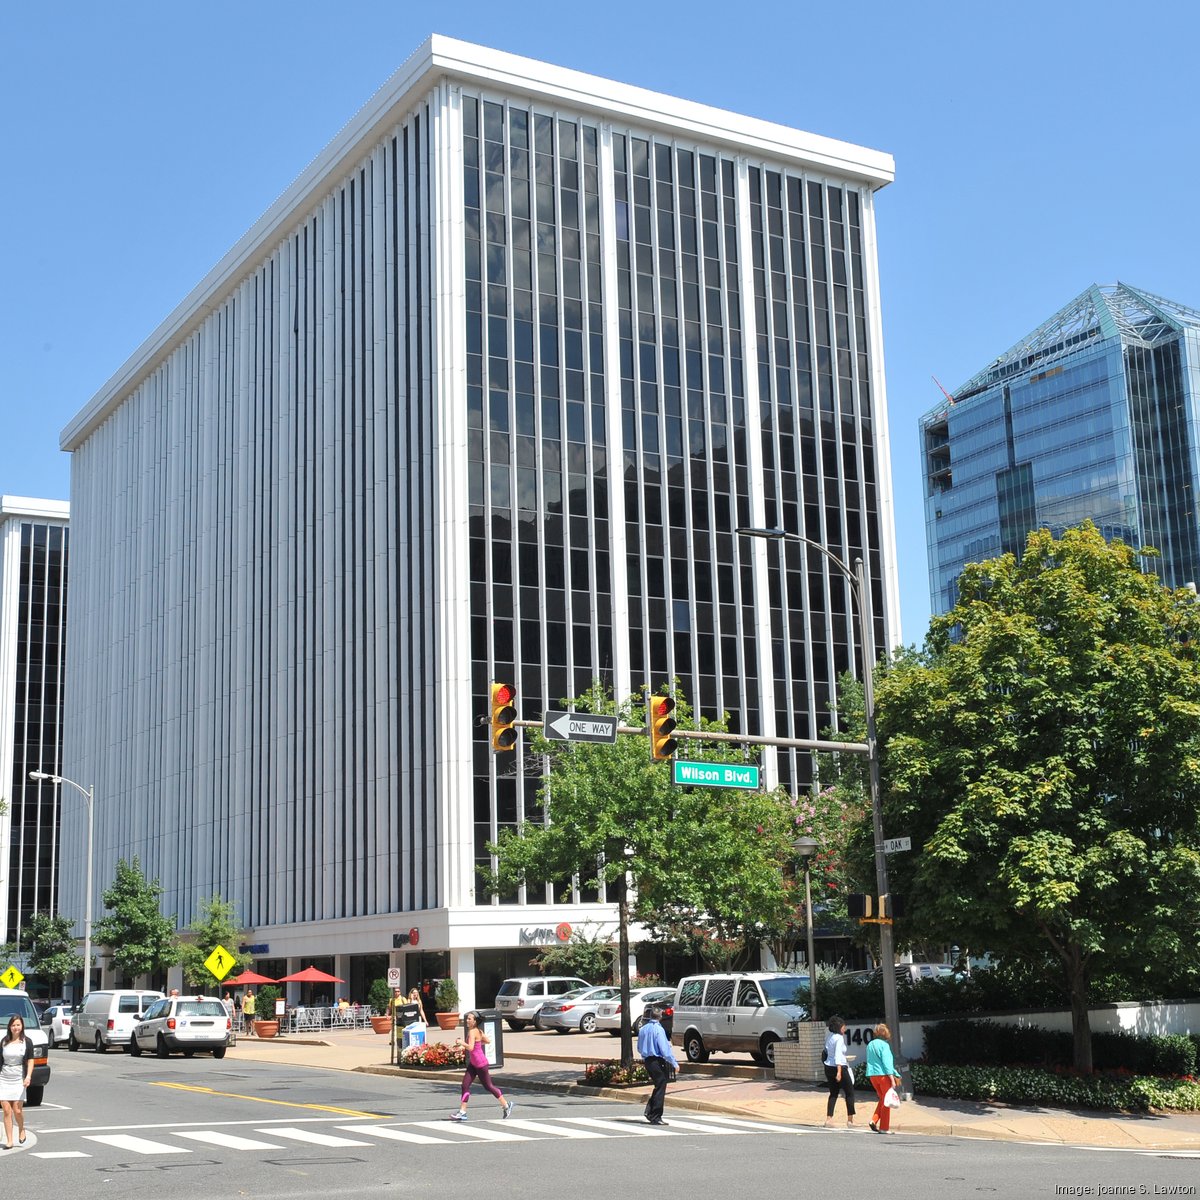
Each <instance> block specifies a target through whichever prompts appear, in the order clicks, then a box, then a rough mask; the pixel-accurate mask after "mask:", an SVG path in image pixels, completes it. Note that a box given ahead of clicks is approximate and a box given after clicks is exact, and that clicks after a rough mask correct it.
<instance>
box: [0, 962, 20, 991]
mask: <svg viewBox="0 0 1200 1200" xmlns="http://www.w3.org/2000/svg"><path fill="white" fill-rule="evenodd" d="M24 981H25V976H24V975H22V974H21V972H20V971H18V970H17V968H16V967H14V966H13V965H12V963H9V964H8V966H7V967H5V969H4V971H3V973H0V983H2V984H4V986H5V987H6V988H13V989H16V988H18V987H20V986H21V984H22V983H23V982H24Z"/></svg>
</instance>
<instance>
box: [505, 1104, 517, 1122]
mask: <svg viewBox="0 0 1200 1200" xmlns="http://www.w3.org/2000/svg"><path fill="white" fill-rule="evenodd" d="M514 1107H515V1104H514V1102H513V1101H512V1100H509V1101H508V1103H507V1104H505V1106H504V1119H505V1120H506V1121H507V1120H508V1115H509V1113H511V1112H512V1110H513V1108H514Z"/></svg>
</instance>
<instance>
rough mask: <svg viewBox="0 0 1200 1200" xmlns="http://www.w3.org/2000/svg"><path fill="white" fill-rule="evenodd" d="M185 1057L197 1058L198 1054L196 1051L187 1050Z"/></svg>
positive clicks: (184, 1053)
mask: <svg viewBox="0 0 1200 1200" xmlns="http://www.w3.org/2000/svg"><path fill="white" fill-rule="evenodd" d="M183 1057H184V1058H195V1057H196V1052H195V1050H185V1051H184V1052H183Z"/></svg>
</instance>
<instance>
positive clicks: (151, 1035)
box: [129, 996, 233, 1058]
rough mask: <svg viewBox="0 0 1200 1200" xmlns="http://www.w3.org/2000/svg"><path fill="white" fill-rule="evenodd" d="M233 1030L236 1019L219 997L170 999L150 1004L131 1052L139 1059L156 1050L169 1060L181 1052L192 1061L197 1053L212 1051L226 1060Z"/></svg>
mask: <svg viewBox="0 0 1200 1200" xmlns="http://www.w3.org/2000/svg"><path fill="white" fill-rule="evenodd" d="M232 1030H233V1020H232V1019H231V1017H230V1016H229V1010H228V1009H227V1008H226V1007H225V1005H224V1003H223V1002H222V1001H221V999H220V998H219V997H217V996H167V997H165V998H164V999H162V1000H156V1001H155V1002H154V1003H153V1004H151V1005H150V1007H149V1008H148V1009H147V1010H146V1011H145V1012H144V1013H142V1015H141V1019H140V1020H139V1021H138V1022H137V1024H136V1025H134V1027H133V1034H132V1036H131V1037H130V1039H129V1053H130V1054H132V1055H134V1056H135V1057H136V1056H137V1055H139V1054H141V1053H142V1051H143V1050H153V1051H154V1052H155V1053H156V1054H157V1055H158V1057H159V1058H166V1057H167V1055H168V1054H170V1053H172V1052H173V1051H175V1050H182V1051H183V1054H184V1057H185V1058H191V1057H192V1055H193V1054H195V1053H196V1051H197V1050H210V1051H212V1056H213V1058H224V1057H225V1048H226V1047H227V1046H228V1045H229V1039H230V1037H231V1034H232Z"/></svg>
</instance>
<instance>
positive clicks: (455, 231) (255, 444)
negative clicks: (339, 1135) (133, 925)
mask: <svg viewBox="0 0 1200 1200" xmlns="http://www.w3.org/2000/svg"><path fill="white" fill-rule="evenodd" d="M892 172H893V166H892V160H891V158H890V156H888V155H886V154H883V153H880V152H877V151H872V150H864V149H861V148H859V147H855V146H851V145H846V144H844V143H841V142H836V141H832V140H830V139H827V138H823V137H819V136H815V135H812V134H807V133H801V132H798V131H796V130H793V129H788V128H784V127H781V126H778V125H773V124H769V123H767V122H764V121H760V120H755V119H752V118H748V117H743V116H738V115H735V114H733V113H728V112H723V111H718V110H715V109H712V108H708V107H705V106H703V105H699V104H695V103H692V102H689V101H685V100H679V99H675V98H673V97H669V96H664V95H659V94H656V93H653V92H648V91H644V90H642V89H640V88H636V87H630V86H627V85H624V84H617V83H612V82H610V81H608V80H604V79H599V78H595V77H593V76H588V75H583V74H580V73H578V72H575V71H569V70H564V69H561V68H558V67H553V66H548V65H546V64H544V63H539V62H534V61H532V60H529V59H524V58H518V57H516V56H513V55H510V54H503V53H498V52H494V51H491V50H485V49H481V48H479V47H476V46H472V45H468V44H465V43H462V42H457V41H452V40H449V39H446V38H442V37H434V38H432V39H431V40H430V41H428V42H427V43H426V44H425V45H424V46H423V47H422V48H421V49H420V50H419V51H418V52H417V53H416V54H415V55H414V56H413V57H412V58H410V59H409V60H408V62H406V63H405V64H404V65H403V66H402V67H401V68H400V70H399V71H398V72H397V73H396V74H395V76H393V78H392V79H391V80H390V81H389V82H388V83H387V84H386V85H385V86H384V87H383V88H382V89H381V90H380V91H379V92H378V93H377V94H376V95H375V96H374V97H373V98H372V100H371V101H370V102H369V103H368V105H367V106H366V107H365V108H364V109H363V110H362V111H361V112H360V113H359V114H358V116H357V117H356V118H355V119H354V120H353V121H352V122H351V123H350V124H349V125H348V126H347V127H346V128H345V129H344V130H343V132H342V133H341V134H340V135H339V136H338V138H337V139H336V140H335V141H334V142H333V143H332V144H331V145H330V146H329V147H327V149H326V150H325V151H324V152H323V153H322V154H321V155H320V156H319V157H318V158H317V159H316V160H315V162H314V163H313V164H312V165H311V166H310V167H309V168H308V170H306V171H305V173H304V174H303V175H302V176H301V177H300V178H299V179H298V180H297V181H296V182H295V183H294V184H293V185H292V186H291V187H290V188H289V189H288V190H287V191H286V192H285V193H284V195H283V196H282V197H281V198H280V200H279V201H278V202H277V203H276V204H275V205H274V206H273V207H272V208H271V209H270V211H269V212H268V213H267V214H266V215H265V216H264V217H263V218H262V219H261V220H260V221H259V222H258V224H257V225H255V226H254V228H253V229H251V230H250V232H249V233H248V234H247V235H246V236H245V238H243V239H242V241H241V242H239V243H238V244H237V245H236V246H235V247H234V248H233V249H232V250H231V251H230V252H229V253H228V255H227V256H226V257H225V258H224V259H223V260H222V261H221V263H219V264H218V266H217V267H216V268H215V269H214V270H213V272H212V273H211V274H210V275H209V276H208V277H207V278H206V279H205V280H203V281H202V282H201V284H200V285H199V286H198V287H197V288H196V289H195V291H194V292H193V293H192V294H191V295H190V296H189V297H187V299H186V300H185V301H184V302H183V303H182V304H181V306H180V307H179V308H178V309H177V310H176V311H175V312H174V313H173V314H171V315H170V316H169V317H168V318H167V319H166V321H164V323H163V324H162V325H161V326H160V327H159V329H158V330H157V331H155V332H154V333H153V334H152V335H151V337H150V338H149V340H148V341H147V342H146V343H145V344H144V345H143V346H142V347H141V348H140V349H139V350H138V351H137V352H136V353H135V354H134V356H133V357H132V358H131V359H130V360H129V362H128V363H127V364H126V365H125V366H124V367H123V368H122V369H121V371H120V372H118V374H117V375H116V376H115V377H114V378H113V379H112V380H111V381H110V382H109V383H108V384H107V385H106V386H105V387H104V388H103V389H102V390H101V391H100V393H99V394H98V395H97V396H96V397H95V398H94V399H93V400H92V401H91V402H90V403H89V404H88V405H87V406H86V407H85V408H84V409H83V411H81V412H80V413H79V414H78V416H77V417H76V418H75V419H74V420H73V421H72V422H71V424H70V425H69V426H68V428H67V429H66V430H65V431H64V434H63V442H62V444H63V446H64V448H66V449H68V450H70V451H71V452H72V453H73V455H74V465H73V476H72V479H73V483H72V489H73V497H74V501H75V512H76V514H77V522H76V538H75V545H76V563H75V567H76V573H75V577H74V582H73V588H74V589H75V590H74V592H73V595H72V633H73V642H72V656H71V670H72V691H71V700H70V704H69V709H68V739H67V748H66V767H67V773H68V774H71V773H72V772H74V773H77V774H78V775H80V776H84V777H86V778H88V779H94V780H95V781H96V787H97V793H96V795H97V800H96V804H97V831H98V832H97V855H98V861H97V888H100V887H101V886H103V884H104V882H105V880H106V878H107V877H108V876H109V875H110V873H111V864H112V862H113V860H114V859H115V857H116V856H117V855H124V856H126V857H128V856H129V855H132V854H135V853H136V854H138V855H139V857H140V858H141V861H142V863H143V865H144V867H145V869H146V872H147V874H149V875H154V876H157V877H159V878H160V880H161V882H162V884H163V886H164V888H165V898H164V899H165V904H166V907H167V910H168V911H174V912H177V913H178V914H179V918H180V920H181V922H183V923H186V922H187V921H188V920H189V918H190V916H191V914H192V912H193V910H194V906H195V904H196V901H197V899H198V898H199V897H201V896H203V895H207V894H210V893H211V892H212V891H213V890H219V891H220V893H221V894H222V895H223V896H224V897H226V898H229V899H233V900H235V901H236V902H237V904H238V907H239V911H240V913H241V915H242V916H243V918H244V919H245V920H246V922H247V923H248V925H249V926H250V927H251V930H252V934H251V944H252V945H254V946H255V947H256V950H255V953H256V956H257V962H258V965H259V968H260V969H263V970H265V972H266V973H267V974H272V973H274V972H277V971H280V969H281V968H282V967H286V966H294V965H298V964H299V963H300V962H301V961H303V962H304V963H307V962H308V961H310V960H311V959H313V958H316V960H317V962H318V963H319V964H322V963H323V964H325V965H327V966H332V967H333V968H334V971H335V973H336V974H338V975H339V976H342V977H343V978H346V979H348V980H349V981H350V984H349V988H350V990H351V992H352V993H354V994H361V993H362V991H363V990H364V989H365V986H366V984H367V983H369V981H370V979H371V978H372V977H373V976H374V975H376V974H377V973H378V972H379V970H380V967H381V965H386V964H387V963H389V962H390V963H392V964H395V965H403V966H404V967H405V968H406V972H407V975H408V981H412V980H415V979H416V978H418V977H426V976H430V975H437V974H447V973H452V974H453V975H454V976H455V978H456V979H457V980H458V982H459V986H460V990H461V992H462V995H463V1000H464V1003H470V1002H472V1000H474V999H475V998H476V996H478V998H479V1000H480V1001H485V1000H486V1001H490V999H491V995H492V994H493V992H494V986H495V984H496V983H497V982H498V981H499V979H501V978H503V976H504V975H505V974H507V973H518V974H523V973H527V971H528V962H529V957H530V954H531V950H532V948H536V946H538V945H540V944H543V943H545V942H546V941H553V940H554V939H555V937H556V936H557V934H558V933H559V932H562V931H563V930H564V929H565V927H567V926H570V927H580V928H582V927H588V928H593V929H598V928H605V927H606V928H609V929H611V927H612V920H613V914H614V906H613V905H612V904H611V903H610V902H609V899H608V897H606V896H602V895H597V894H595V893H589V892H588V891H586V890H584V891H582V892H580V891H578V890H573V889H572V888H570V887H565V886H564V887H554V888H551V887H545V886H537V887H534V886H530V887H529V888H528V889H524V890H522V891H521V892H520V893H519V894H515V895H511V896H503V897H497V898H491V897H488V896H486V895H485V894H484V891H483V889H482V888H480V886H479V883H480V881H479V878H478V875H477V868H478V867H480V866H485V867H486V866H487V865H488V864H489V862H490V859H489V856H488V852H487V849H486V845H487V843H488V842H489V841H491V840H492V839H494V838H495V837H496V836H497V834H498V832H499V831H501V830H503V829H506V828H514V827H517V826H519V825H520V824H522V823H523V822H524V821H526V820H531V819H532V820H536V819H540V812H539V809H538V807H537V800H536V792H537V788H538V785H539V783H540V778H539V774H538V763H536V762H530V761H527V760H526V758H525V756H524V755H523V754H520V753H518V754H509V755H496V754H493V753H492V751H491V750H490V748H489V745H488V739H487V736H486V735H487V730H486V726H485V724H484V722H485V721H486V713H487V710H488V688H489V683H490V681H492V680H502V681H508V682H511V683H513V684H515V685H516V688H517V691H518V707H519V710H520V713H521V715H522V716H523V717H525V718H530V717H536V716H538V715H540V713H541V712H542V711H543V709H544V708H545V707H546V706H548V705H551V704H553V703H555V702H557V701H558V700H559V699H560V698H562V697H564V696H569V695H573V694H576V693H578V692H580V691H582V690H584V689H585V688H587V686H588V685H589V684H590V682H591V681H592V680H593V679H595V678H600V679H601V680H603V681H604V682H605V683H606V684H608V685H609V686H611V687H612V688H613V689H614V691H615V692H616V693H617V694H618V695H621V696H625V695H628V694H630V693H631V692H633V691H634V690H635V689H637V688H639V687H640V686H641V685H642V684H643V683H647V682H648V683H650V684H652V685H653V686H654V687H656V688H657V687H659V686H661V685H662V684H663V683H664V682H667V681H669V680H671V679H672V678H675V677H678V679H679V680H680V683H681V686H682V688H683V690H684V691H685V693H686V695H687V696H688V698H689V700H690V701H691V702H692V703H694V704H695V705H696V707H697V708H698V709H699V710H700V711H701V712H703V713H705V714H706V715H710V716H716V715H718V714H720V713H723V712H728V713H729V715H730V719H731V722H732V725H733V727H734V728H735V729H737V730H740V731H746V732H755V733H774V734H778V735H780V736H796V737H810V738H811V737H817V736H819V735H820V733H821V731H822V730H823V729H824V728H826V727H827V726H828V725H829V723H830V719H831V718H830V705H831V699H832V697H833V694H834V686H835V680H836V677H837V675H838V673H839V672H840V671H843V670H845V669H847V668H848V667H853V666H855V665H856V663H857V656H858V645H859V637H858V633H857V631H856V629H854V628H852V626H851V622H850V620H849V619H848V615H847V614H848V608H847V605H848V603H849V596H848V589H847V586H846V584H845V583H844V581H843V580H842V579H841V578H840V577H834V576H831V574H830V572H829V569H828V566H827V564H825V563H824V562H823V561H818V558H819V556H813V557H812V558H811V559H809V560H808V561H805V558H804V556H803V554H802V553H800V552H798V551H797V548H796V547H795V546H791V547H788V548H787V554H786V558H784V557H782V556H781V551H780V548H779V547H778V546H775V545H768V544H765V543H761V542H757V541H754V540H753V539H745V538H736V537H735V536H734V532H733V530H734V528H735V526H737V525H739V524H757V525H777V524H778V525H784V526H786V527H787V528H789V529H791V530H798V531H801V532H803V533H806V534H807V535H809V536H811V537H813V538H816V539H818V540H820V541H821V542H823V543H826V544H828V545H829V546H831V547H833V548H834V549H836V550H837V551H838V552H840V553H841V554H843V555H844V556H846V557H847V558H848V559H849V560H853V559H854V558H855V557H857V556H860V555H861V556H862V557H863V558H864V560H865V561H866V563H867V567H868V573H869V578H870V581H871V586H872V589H873V594H874V596H875V611H876V613H877V614H878V618H877V630H876V642H877V644H878V645H880V646H885V645H888V644H890V643H893V642H894V641H895V640H896V639H897V637H898V628H897V618H896V613H897V603H896V581H895V554H894V546H893V531H892V512H891V486H890V478H889V473H888V472H889V467H888V438H887V421H886V415H885V413H886V409H885V395H884V385H883V359H882V350H881V338H880V316H879V286H878V276H877V265H876V244H875V222H874V208H873V197H874V193H875V191H876V190H877V189H878V188H880V187H882V186H883V185H885V184H886V183H887V182H889V181H890V180H891V178H892ZM781 564H783V565H782V566H781ZM769 765H770V766H771V769H772V771H774V772H775V773H776V774H775V777H777V778H778V777H782V778H786V779H788V780H790V781H793V782H794V783H795V784H796V785H797V786H802V785H803V784H804V783H805V782H806V781H807V779H808V778H809V773H810V771H811V765H810V763H809V762H808V760H807V758H805V757H803V756H797V755H795V754H788V755H785V756H782V757H781V758H780V760H779V761H778V762H775V761H772V762H771V763H770V764H769ZM79 875H80V873H79V872H75V873H73V874H71V875H69V876H65V882H66V885H67V886H66V887H65V889H64V904H66V903H68V902H70V903H71V904H73V905H74V906H75V907H78V903H79V892H78V884H77V882H76V881H77V879H78V877H79Z"/></svg>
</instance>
